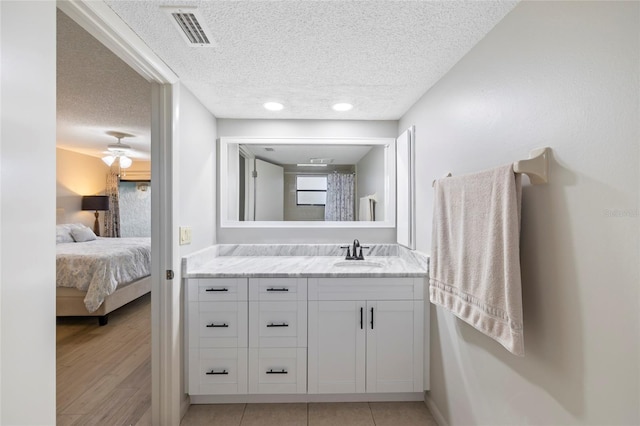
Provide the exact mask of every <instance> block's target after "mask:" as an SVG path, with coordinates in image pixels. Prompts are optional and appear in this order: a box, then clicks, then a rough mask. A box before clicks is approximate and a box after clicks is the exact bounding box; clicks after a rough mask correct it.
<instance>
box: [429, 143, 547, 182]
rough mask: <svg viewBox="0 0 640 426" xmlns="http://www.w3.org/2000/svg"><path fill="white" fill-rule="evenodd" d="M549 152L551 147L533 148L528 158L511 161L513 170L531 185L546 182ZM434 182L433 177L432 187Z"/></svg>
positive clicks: (448, 174) (449, 175)
mask: <svg viewBox="0 0 640 426" xmlns="http://www.w3.org/2000/svg"><path fill="white" fill-rule="evenodd" d="M549 152H551V148H549V147H544V148H538V149H534V150H533V151H531V152H530V153H529V159H527V160H520V161H516V162H515V163H513V171H514V172H515V173H524V174H525V175H527V176H529V180H530V181H531V183H532V184H533V185H540V184H542V183H548V182H549ZM444 177H451V173H447V175H446V176H444ZM435 184H436V180H435V179H434V180H433V182H432V183H431V186H432V187H433V186H435Z"/></svg>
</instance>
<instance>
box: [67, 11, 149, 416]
mask: <svg viewBox="0 0 640 426" xmlns="http://www.w3.org/2000/svg"><path fill="white" fill-rule="evenodd" d="M57 45H58V49H57V123H58V124H57V143H56V225H57V226H56V228H57V230H58V237H59V240H60V242H61V243H60V244H56V251H57V257H58V259H57V268H56V269H57V275H58V278H57V281H58V285H59V286H60V285H65V286H73V287H58V288H57V290H56V291H57V298H56V299H57V300H56V305H57V307H56V315H57V324H56V341H57V351H56V352H57V357H56V363H57V422H58V424H69V423H71V422H72V421H76V422H81V423H85V422H90V421H95V420H96V418H97V419H100V422H102V421H104V422H107V423H111V422H118V421H119V420H118V419H116V418H113V417H109V416H110V414H109V413H108V412H104V413H103V412H102V411H101V407H102V406H103V403H104V401H105V400H116V399H117V395H122V394H128V395H129V396H130V399H131V400H132V401H137V403H136V404H132V408H131V410H133V411H134V413H135V412H137V411H141V414H135V416H138V417H139V416H140V415H142V414H143V413H144V412H145V411H147V410H148V407H149V404H150V401H149V398H150V392H151V384H150V377H151V349H150V343H151V342H150V334H151V326H150V321H151V314H150V304H151V301H150V300H151V298H150V295H149V294H148V292H149V288H150V279H149V277H148V275H149V269H150V264H149V259H150V249H151V243H150V237H151V187H150V185H151V180H150V178H151V175H150V173H151V163H150V158H149V148H150V143H149V142H150V140H149V139H150V130H149V127H150V102H151V99H150V94H151V87H150V84H149V83H148V82H147V81H145V80H144V79H143V78H141V77H140V76H139V75H138V74H137V73H136V72H135V71H133V70H132V69H131V68H130V67H129V66H128V65H126V64H125V63H124V62H122V60H120V59H119V58H118V57H116V56H115V55H114V54H113V53H112V52H111V51H110V50H108V49H107V48H106V47H104V45H103V44H101V43H100V42H98V41H97V40H96V39H95V38H93V37H92V36H91V35H90V34H88V33H87V32H86V31H85V30H84V29H82V28H81V27H80V26H79V25H78V24H76V23H75V22H74V21H73V20H71V19H70V18H69V17H68V16H67V15H65V14H64V13H62V12H61V11H58V12H57ZM105 129H106V132H105ZM112 132H121V133H127V134H129V135H128V136H127V137H125V138H122V141H121V143H120V141H118V139H117V138H116V137H114V135H112V134H108V133H112ZM115 135H117V136H120V135H118V133H115ZM123 144H127V145H129V146H130V147H131V149H129V150H127V151H126V152H125V151H122V152H123V153H124V155H126V156H127V157H128V158H130V159H131V164H126V161H124V160H123V161H122V163H121V165H122V166H127V165H128V167H126V168H125V167H121V168H120V169H118V168H117V165H118V164H120V160H121V159H122V157H120V158H118V159H117V160H115V161H114V162H113V163H112V167H109V166H108V165H107V162H106V161H103V157H108V155H113V153H114V151H111V150H108V147H109V146H112V147H113V146H114V145H123ZM114 148H118V149H120V150H121V149H122V146H117V147H114ZM118 152H120V151H118ZM108 159H109V158H107V160H108ZM112 168H113V172H114V173H113V175H112V176H111V179H109V176H110V172H111V170H112ZM108 181H109V182H111V183H112V185H111V188H110V190H109V191H107V182H108ZM105 194H109V196H108V197H107V196H105ZM85 196H90V197H93V196H99V197H101V196H104V197H103V198H97V199H95V198H94V199H91V198H85ZM105 198H108V201H109V203H108V204H109V206H108V208H109V210H108V211H104V210H100V211H96V210H88V208H96V207H100V208H107V207H106V206H99V205H98V206H96V205H93V206H92V205H91V203H90V202H89V203H88V205H85V204H86V202H87V201H91V200H94V201H98V202H99V203H98V204H100V202H102V201H103V200H104V199H105ZM116 208H117V210H116ZM116 211H117V213H116ZM96 214H97V216H95V215H96ZM96 217H97V218H98V219H99V222H98V224H97V226H98V228H97V229H96V227H95V221H96ZM107 219H108V220H110V221H111V226H110V229H107V228H108V227H107V226H106V225H107V223H106V222H107ZM72 224H74V225H72ZM76 225H82V226H85V227H87V228H88V229H91V230H93V231H94V234H96V235H98V236H102V237H110V236H115V235H114V234H115V233H116V232H115V230H116V229H118V230H119V236H120V237H121V238H106V239H100V238H97V239H93V238H94V237H93V234H91V233H90V231H89V230H88V229H87V228H84V231H85V232H86V233H88V240H87V241H86V242H81V241H84V240H82V239H81V240H80V241H79V242H75V241H78V240H76V234H75V233H74V230H77V229H82V228H77V227H76ZM71 226H74V227H73V228H71ZM67 229H68V230H70V232H71V235H72V238H73V239H70V238H68V236H67V238H64V236H65V230H67ZM133 242H135V244H136V245H135V246H130V245H129V244H130V243H133ZM123 244H126V245H123ZM107 253H109V257H108V258H106V257H104V256H107ZM94 256H99V257H94ZM116 256H117V257H116ZM85 258H88V259H86V260H85ZM116 261H117V262H126V263H123V264H122V265H123V266H119V267H118V268H122V269H118V270H113V269H112V267H111V266H107V265H111V264H113V265H114V267H115V265H116ZM87 262H88V263H87ZM85 263H86V266H84V265H85ZM138 264H139V265H138ZM85 268H86V269H85ZM106 268H108V269H106ZM102 270H105V272H104V275H101V274H100V273H99V272H98V271H102ZM83 271H86V272H83ZM144 276H146V278H144ZM139 277H140V278H142V280H141V281H138V280H139ZM103 278H108V281H105V280H104V279H103ZM112 280H113V281H116V282H117V283H118V286H117V287H116V288H115V290H117V291H115V290H114V288H113V286H112V283H111V281H112ZM130 281H136V283H133V284H130V285H126V286H124V285H125V284H129V282H130ZM86 283H89V285H88V287H85V285H86ZM94 287H95V288H96V290H94ZM87 289H89V290H90V292H86V291H84V290H87ZM81 290H83V291H81ZM103 299H104V300H103ZM121 305H122V307H121ZM85 315H87V316H85ZM89 315H90V316H89ZM96 318H97V320H96ZM109 320H110V322H109ZM102 326H105V327H102ZM119 342H126V344H125V345H123V344H121V343H119ZM110 360H117V361H118V362H115V363H114V362H112V361H110ZM120 365H126V366H127V367H126V368H124V369H123V367H121V366H120ZM123 372H124V373H123ZM119 376H121V377H122V378H121V379H120V380H116V381H114V380H113V379H108V378H110V377H111V378H113V377H119ZM145 378H146V379H145ZM132 381H134V382H135V381H137V382H138V384H132ZM131 389H136V390H135V393H134V394H133V395H132V394H131ZM96 395H102V397H97V396H96ZM131 410H129V411H131ZM124 411H127V410H123V412H124ZM120 415H122V414H120ZM101 416H105V417H101Z"/></svg>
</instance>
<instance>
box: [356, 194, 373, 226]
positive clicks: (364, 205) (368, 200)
mask: <svg viewBox="0 0 640 426" xmlns="http://www.w3.org/2000/svg"><path fill="white" fill-rule="evenodd" d="M375 205H376V194H373V195H367V196H365V197H361V198H360V202H359V207H358V220H364V221H374V220H376V211H375Z"/></svg>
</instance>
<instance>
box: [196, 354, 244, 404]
mask: <svg viewBox="0 0 640 426" xmlns="http://www.w3.org/2000/svg"><path fill="white" fill-rule="evenodd" d="M189 358H190V359H189V363H190V364H191V365H192V366H197V368H193V367H192V368H190V369H189V393H190V394H193V395H211V394H238V393H246V392H247V349H246V348H237V349H231V348H229V349H200V350H193V351H191V352H190V357H189Z"/></svg>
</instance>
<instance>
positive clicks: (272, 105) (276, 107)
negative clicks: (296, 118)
mask: <svg viewBox="0 0 640 426" xmlns="http://www.w3.org/2000/svg"><path fill="white" fill-rule="evenodd" d="M263 106H264V107H265V108H266V109H268V110H269V111H280V110H281V109H282V108H284V105H282V104H281V103H280V102H267V103H266V104H264V105H263Z"/></svg>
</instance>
